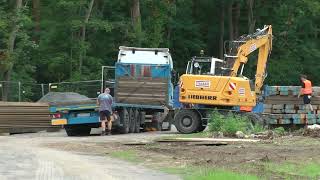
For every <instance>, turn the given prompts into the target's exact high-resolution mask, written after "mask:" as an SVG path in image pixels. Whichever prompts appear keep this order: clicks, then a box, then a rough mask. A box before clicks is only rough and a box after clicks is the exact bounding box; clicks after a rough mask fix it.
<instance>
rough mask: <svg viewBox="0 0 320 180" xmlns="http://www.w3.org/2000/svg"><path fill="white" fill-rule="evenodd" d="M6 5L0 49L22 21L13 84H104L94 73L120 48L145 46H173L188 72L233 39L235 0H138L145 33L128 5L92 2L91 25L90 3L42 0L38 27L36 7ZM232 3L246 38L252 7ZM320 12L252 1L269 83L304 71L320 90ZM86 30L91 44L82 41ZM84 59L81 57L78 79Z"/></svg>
mask: <svg viewBox="0 0 320 180" xmlns="http://www.w3.org/2000/svg"><path fill="white" fill-rule="evenodd" d="M8 2H9V1H0V49H6V48H7V43H8V38H9V35H10V32H11V31H12V24H13V22H18V25H19V31H18V34H17V38H16V41H15V42H16V45H15V49H14V54H12V55H10V57H11V58H12V59H11V62H10V63H11V64H12V65H13V71H14V73H13V74H14V75H13V78H14V79H19V80H20V79H28V80H29V81H31V82H39V83H48V82H57V81H69V80H75V79H76V80H86V79H89V78H90V79H99V78H100V76H99V73H98V71H99V68H97V67H99V66H100V65H113V64H114V62H115V61H116V60H117V52H118V47H119V46H121V45H125V46H139V45H140V44H141V46H143V47H169V48H170V51H171V53H172V56H173V60H174V63H175V64H174V66H175V68H176V69H177V71H178V72H179V73H180V74H183V73H184V71H185V67H186V64H187V61H188V60H189V59H190V57H192V56H195V55H199V52H200V50H201V49H204V50H205V53H206V55H208V56H214V57H218V53H219V49H220V48H221V47H219V37H220V36H222V37H223V40H229V39H230V37H229V33H230V26H229V19H230V18H228V17H229V14H228V13H229V12H228V10H227V5H228V4H229V3H230V2H231V1H230V2H228V3H225V2H224V1H217V0H214V1H213V0H201V1H190V0H188V1H187V0H177V1H158V0H140V11H141V29H138V30H137V29H136V27H133V26H132V19H131V5H132V3H131V1H107V0H100V1H95V3H94V5H93V9H92V12H91V15H90V18H89V21H88V23H87V24H85V22H84V19H85V15H86V12H87V10H88V5H89V1H88V0H56V1H50V0H42V1H41V6H40V9H39V11H40V12H41V13H40V17H39V18H38V19H40V22H36V19H37V18H35V14H34V12H35V11H34V9H33V4H32V1H28V3H24V5H23V8H22V10H21V12H20V13H19V14H18V15H15V14H14V1H12V2H11V1H10V3H8ZM232 2H234V3H239V7H240V17H239V23H235V24H234V25H235V26H237V27H238V34H239V35H242V34H247V33H248V16H247V15H246V14H248V11H249V10H248V6H247V3H246V1H232ZM223 4H224V8H222V7H223ZM234 7H235V6H234ZM274 7H277V8H274ZM233 9H235V8H233ZM319 9H320V2H319V1H318V0H301V1H292V0H282V1H277V0H270V1H254V8H253V18H254V20H255V22H256V23H255V28H258V27H259V28H260V27H262V26H263V25H264V24H271V25H273V34H274V42H273V51H272V54H271V57H270V59H269V64H268V68H267V69H268V72H269V73H268V78H267V79H266V83H267V84H269V85H299V78H298V77H299V74H300V73H304V74H307V75H308V76H309V78H310V79H311V80H312V81H313V84H315V85H319V84H320V76H318V71H319V70H318V67H319V66H320V61H319V60H318V59H319V58H320V52H319V49H320V41H319V32H320V31H319V25H318V22H320V10H319ZM222 11H224V14H225V18H224V20H223V22H224V24H225V25H224V33H223V34H222V32H221V31H220V23H221V22H222V20H221V18H220V17H221V16H220V15H221V12H222ZM233 13H234V14H233V17H235V16H236V14H235V12H233ZM38 23H39V27H37V24H38ZM84 25H86V38H85V40H84V41H82V28H83V26H84ZM37 28H38V29H37ZM235 38H237V37H235ZM81 55H82V56H84V57H83V66H82V69H81V70H82V72H81V73H80V72H79V66H80V62H79V59H80V56H81ZM256 58H257V54H256V53H255V54H253V55H252V56H250V58H249V64H248V65H246V68H245V75H246V76H248V77H249V78H254V73H255V63H256ZM7 64H8V63H7ZM7 64H6V63H1V64H0V66H2V67H0V69H1V70H3V69H5V67H4V66H5V65H7Z"/></svg>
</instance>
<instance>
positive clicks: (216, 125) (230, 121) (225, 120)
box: [208, 112, 252, 135]
mask: <svg viewBox="0 0 320 180" xmlns="http://www.w3.org/2000/svg"><path fill="white" fill-rule="evenodd" d="M208 126H209V131H211V132H219V131H220V132H222V133H223V134H226V135H234V134H235V133H236V132H237V131H242V132H244V133H246V132H248V130H249V129H251V128H250V126H252V125H251V123H250V122H249V120H248V118H247V117H244V116H239V115H234V114H232V113H229V114H228V115H222V114H220V113H217V112H213V113H212V116H211V118H210V121H209V125H208Z"/></svg>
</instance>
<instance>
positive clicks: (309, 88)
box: [302, 80, 312, 94]
mask: <svg viewBox="0 0 320 180" xmlns="http://www.w3.org/2000/svg"><path fill="white" fill-rule="evenodd" d="M303 84H304V88H302V93H303V94H312V84H311V81H309V80H305V81H303Z"/></svg>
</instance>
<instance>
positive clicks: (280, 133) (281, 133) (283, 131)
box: [273, 127, 286, 136]
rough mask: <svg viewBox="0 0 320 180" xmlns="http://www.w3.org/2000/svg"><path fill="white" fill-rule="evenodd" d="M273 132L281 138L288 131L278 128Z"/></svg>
mask: <svg viewBox="0 0 320 180" xmlns="http://www.w3.org/2000/svg"><path fill="white" fill-rule="evenodd" d="M273 131H274V132H275V133H276V134H278V135H279V136H283V135H285V133H286V130H285V129H284V128H283V127H277V128H275V129H274V130H273Z"/></svg>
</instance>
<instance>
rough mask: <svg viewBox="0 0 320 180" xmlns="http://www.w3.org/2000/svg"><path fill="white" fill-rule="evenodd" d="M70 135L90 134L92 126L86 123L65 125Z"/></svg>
mask: <svg viewBox="0 0 320 180" xmlns="http://www.w3.org/2000/svg"><path fill="white" fill-rule="evenodd" d="M64 129H65V130H66V133H67V135H68V136H89V135H90V131H91V127H89V126H85V125H65V126H64Z"/></svg>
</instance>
